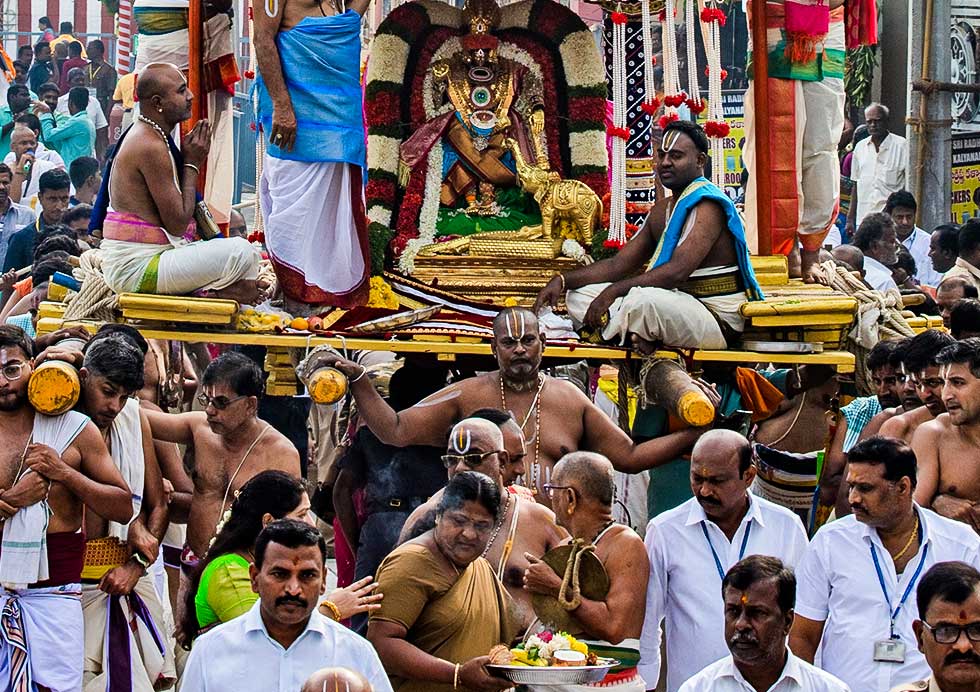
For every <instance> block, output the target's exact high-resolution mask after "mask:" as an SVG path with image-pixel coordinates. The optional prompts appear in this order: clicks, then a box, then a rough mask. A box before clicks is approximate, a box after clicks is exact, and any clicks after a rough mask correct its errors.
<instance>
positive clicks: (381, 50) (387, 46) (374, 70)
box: [367, 34, 411, 83]
mask: <svg viewBox="0 0 980 692" xmlns="http://www.w3.org/2000/svg"><path fill="white" fill-rule="evenodd" d="M410 51H411V46H409V45H408V43H406V42H405V41H404V40H403V39H402V38H401V37H400V36H396V35H394V34H377V35H376V36H375V37H374V40H373V41H372V42H371V59H370V60H369V61H368V74H367V81H368V82H369V83H370V82H373V81H375V80H384V81H392V82H400V81H402V79H404V76H405V67H406V65H407V64H408V54H409V52H410Z"/></svg>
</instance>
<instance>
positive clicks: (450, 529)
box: [368, 471, 513, 692]
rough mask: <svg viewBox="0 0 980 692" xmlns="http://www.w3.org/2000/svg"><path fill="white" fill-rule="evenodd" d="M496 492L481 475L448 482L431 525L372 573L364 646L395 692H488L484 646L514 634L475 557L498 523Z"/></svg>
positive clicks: (502, 595)
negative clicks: (374, 591) (374, 583)
mask: <svg viewBox="0 0 980 692" xmlns="http://www.w3.org/2000/svg"><path fill="white" fill-rule="evenodd" d="M499 512H500V490H499V488H498V487H497V484H496V483H494V482H493V481H492V480H490V479H489V478H488V477H487V476H484V475H483V474H482V473H476V472H473V471H467V472H464V473H460V474H457V475H456V476H454V477H453V479H452V480H451V481H450V482H449V485H448V486H447V487H446V490H445V492H444V493H443V496H442V499H441V500H440V502H439V506H438V508H437V510H436V526H435V528H434V529H432V530H431V531H427V532H426V533H424V534H422V535H421V536H419V537H418V538H416V539H413V540H411V541H408V542H407V543H404V544H402V545H401V546H399V547H398V548H396V549H395V550H394V551H392V552H391V554H390V555H388V557H387V558H385V560H384V562H382V563H381V567H380V568H379V569H378V586H379V588H381V589H382V590H383V593H384V594H385V598H384V601H383V602H382V604H381V608H380V610H378V611H376V612H374V613H372V614H371V620H370V623H369V625H368V639H369V640H370V641H371V643H372V644H373V645H374V648H375V649H376V650H377V651H378V656H380V657H381V662H382V663H383V664H384V667H385V670H387V671H388V676H389V677H390V678H391V684H392V687H393V688H394V689H395V691H396V692H450V691H451V690H477V691H480V692H483V691H487V692H492V691H495V690H505V689H508V688H510V687H511V686H512V685H511V683H509V682H507V681H506V680H503V679H501V678H496V677H493V676H491V675H490V674H489V673H487V671H486V668H485V667H484V666H485V665H486V663H487V661H488V658H487V655H486V654H487V653H488V652H489V651H490V649H491V647H493V646H495V645H497V644H500V643H508V642H509V641H510V639H511V637H512V635H513V625H512V622H511V617H510V602H509V601H510V598H509V596H508V595H507V592H506V591H505V590H504V587H503V585H502V584H501V583H500V581H499V580H498V579H497V577H496V575H495V574H494V573H493V568H492V567H491V566H490V563H488V562H487V561H486V560H485V559H483V557H482V554H483V551H484V549H485V548H486V545H487V541H488V540H489V538H490V534H491V533H492V531H493V528H494V526H496V524H497V519H498V514H499Z"/></svg>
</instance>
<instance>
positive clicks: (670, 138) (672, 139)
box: [660, 130, 681, 154]
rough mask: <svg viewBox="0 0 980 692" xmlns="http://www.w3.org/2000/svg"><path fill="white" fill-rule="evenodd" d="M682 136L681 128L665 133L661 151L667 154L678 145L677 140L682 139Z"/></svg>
mask: <svg viewBox="0 0 980 692" xmlns="http://www.w3.org/2000/svg"><path fill="white" fill-rule="evenodd" d="M680 137H681V132H680V131H679V130H671V131H670V132H668V133H667V134H665V135H664V138H663V141H662V142H661V143H660V149H661V151H663V152H664V153H665V154H666V153H668V152H670V151H671V150H672V149H673V148H674V147H675V146H677V142H678V141H679V140H680Z"/></svg>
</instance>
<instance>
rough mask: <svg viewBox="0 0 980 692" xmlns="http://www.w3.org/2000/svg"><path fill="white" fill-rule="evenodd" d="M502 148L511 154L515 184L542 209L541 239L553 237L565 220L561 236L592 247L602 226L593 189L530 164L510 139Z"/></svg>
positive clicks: (597, 198)
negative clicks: (528, 194)
mask: <svg viewBox="0 0 980 692" xmlns="http://www.w3.org/2000/svg"><path fill="white" fill-rule="evenodd" d="M504 146H505V147H507V148H509V149H510V151H511V153H513V155H514V161H515V163H516V165H517V182H518V184H519V185H520V186H521V188H522V189H524V191H525V192H528V193H530V194H532V195H534V200H535V201H536V202H537V203H538V206H539V207H540V208H541V226H542V232H543V234H544V237H545V238H552V237H556V234H555V229H556V227H557V228H561V227H562V223H561V222H562V221H567V222H568V226H567V228H568V230H567V231H564V232H561V236H562V237H566V238H570V239H572V240H577V241H578V242H580V243H582V244H583V245H586V246H589V245H591V244H592V234H593V232H594V231H595V229H597V228H598V227H599V224H600V223H602V200H600V199H599V196H598V195H597V194H596V193H595V192H593V191H592V188H590V187H589V186H588V185H586V184H585V183H583V182H581V181H579V180H562V179H561V176H560V175H558V173H556V172H555V171H552V170H550V169H548V168H547V167H545V166H541V165H540V164H539V165H531V164H529V163H528V162H527V161H526V160H525V159H524V155H523V154H522V153H521V149H520V147H519V146H517V142H515V141H514V140H513V139H511V138H510V137H508V138H507V139H506V140H505V141H504Z"/></svg>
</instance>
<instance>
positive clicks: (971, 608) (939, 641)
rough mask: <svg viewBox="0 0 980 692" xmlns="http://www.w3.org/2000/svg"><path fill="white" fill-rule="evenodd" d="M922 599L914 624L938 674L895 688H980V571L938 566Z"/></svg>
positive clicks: (972, 691)
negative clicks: (917, 617)
mask: <svg viewBox="0 0 980 692" xmlns="http://www.w3.org/2000/svg"><path fill="white" fill-rule="evenodd" d="M916 600H917V601H918V606H919V619H918V620H916V621H915V622H913V623H912V628H913V629H914V630H915V636H916V639H918V640H919V651H921V652H922V654H923V655H924V656H925V657H926V662H927V663H928V664H929V667H930V668H931V669H932V677H930V678H929V679H928V680H919V681H918V682H913V683H909V684H906V685H899V686H898V687H896V688H894V689H893V690H892V692H926V691H927V690H929V692H978V690H980V650H978V649H980V572H977V570H975V569H974V568H973V567H971V566H970V565H967V564H964V563H962V562H943V563H941V564H938V565H936V566H934V567H933V568H931V569H930V570H929V571H928V572H926V573H925V574H924V575H923V576H922V581H921V582H920V583H919V588H918V590H917V591H916Z"/></svg>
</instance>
